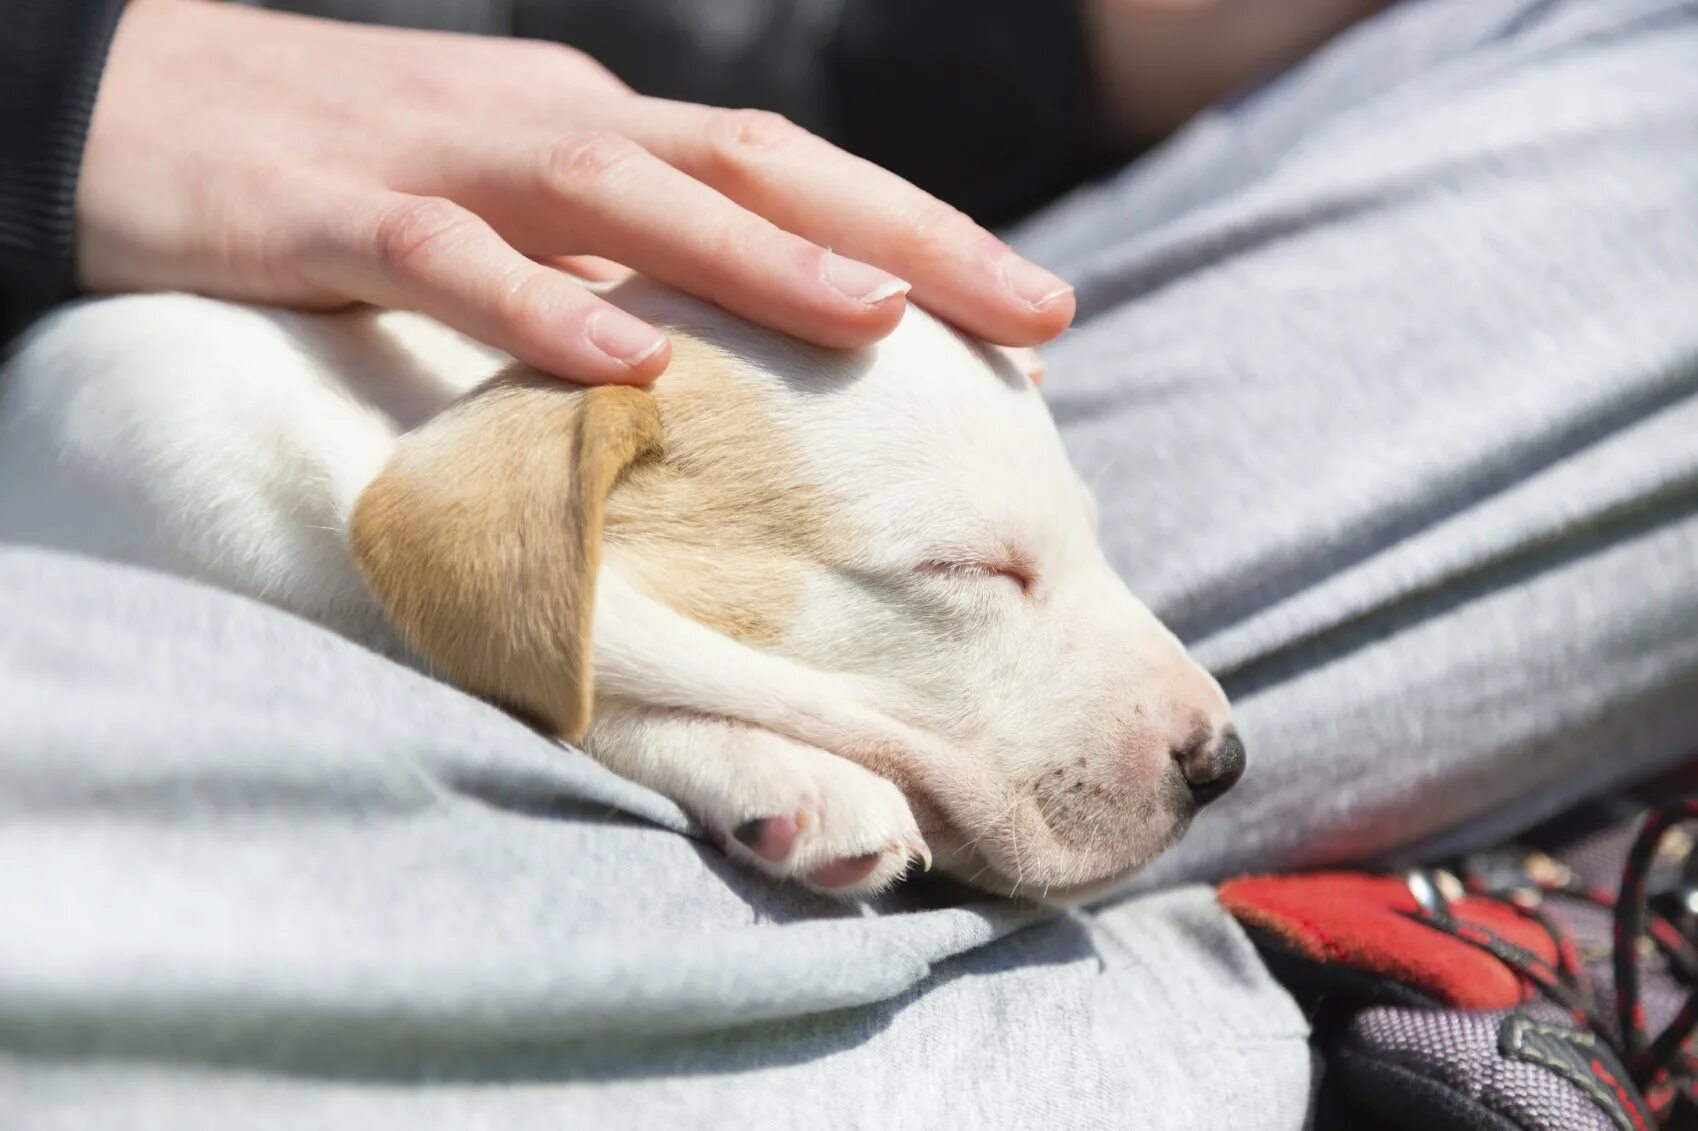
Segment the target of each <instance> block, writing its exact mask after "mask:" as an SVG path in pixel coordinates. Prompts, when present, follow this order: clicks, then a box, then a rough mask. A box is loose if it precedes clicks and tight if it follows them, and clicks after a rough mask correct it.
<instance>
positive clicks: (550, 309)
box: [494, 274, 560, 338]
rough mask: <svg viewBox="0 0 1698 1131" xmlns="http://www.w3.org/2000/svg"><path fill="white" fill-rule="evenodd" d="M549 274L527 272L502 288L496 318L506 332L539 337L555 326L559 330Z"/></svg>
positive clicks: (523, 336) (514, 334)
mask: <svg viewBox="0 0 1698 1131" xmlns="http://www.w3.org/2000/svg"><path fill="white" fill-rule="evenodd" d="M547 282H548V280H547V278H546V276H542V275H537V274H527V275H525V276H524V277H522V278H520V279H518V280H517V281H515V282H514V283H513V285H512V286H510V287H507V288H506V289H505V290H503V291H502V293H501V296H500V297H499V298H498V299H497V300H496V303H495V310H494V315H495V318H496V321H497V322H499V323H500V324H501V326H502V327H503V328H504V329H505V330H506V331H507V333H509V334H511V335H513V336H515V337H521V338H539V337H545V336H547V335H548V331H549V330H550V329H552V330H553V331H554V332H556V333H558V331H559V329H560V326H559V321H560V320H559V318H558V317H554V311H555V307H556V304H555V303H554V301H553V298H552V296H551V294H550V291H551V290H552V288H551V287H549V286H548V285H547Z"/></svg>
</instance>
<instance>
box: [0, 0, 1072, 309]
mask: <svg viewBox="0 0 1698 1131" xmlns="http://www.w3.org/2000/svg"><path fill="white" fill-rule="evenodd" d="M262 6H265V7H271V8H280V9H289V10H292V11H297V12H303V13H308V14H313V15H323V16H333V17H338V18H343V19H352V20H362V21H368V22H373V23H378V22H381V23H389V24H402V25H411V26H415V27H434V28H441V29H447V30H457V31H468V32H480V33H485V34H497V35H518V36H525V37H529V38H539V39H553V40H557V41H559V42H562V43H569V44H572V45H573V46H575V47H578V48H580V49H582V50H584V51H586V52H588V53H589V54H590V55H593V56H594V57H596V58H597V59H599V60H600V61H601V62H603V63H604V64H606V65H607V66H608V67H610V68H611V69H612V70H613V71H614V72H615V73H617V74H619V75H620V76H621V77H622V78H624V79H625V80H626V81H627V82H629V83H630V84H631V85H632V86H633V87H635V88H636V89H638V90H640V91H642V92H644V93H645V94H653V95H658V96H661V97H668V98H680V99H688V100H690V101H694V102H704V103H709V104H712V105H722V106H760V107H765V108H768V109H773V110H777V111H779V112H781V113H784V114H786V115H788V116H789V117H791V118H793V119H795V120H796V121H797V122H799V123H801V124H802V125H805V126H807V127H808V128H810V129H812V130H815V131H816V132H818V133H820V134H822V135H824V136H826V137H828V138H831V139H832V140H833V141H835V142H837V143H839V144H841V145H843V146H844V147H846V148H848V149H850V150H853V151H855V152H857V153H860V154H862V155H863V156H866V157H868V158H871V159H872V160H874V161H876V162H878V163H879V164H881V165H884V166H885V167H887V168H890V169H893V170H895V171H896V172H898V173H900V174H902V175H903V176H906V177H908V178H909V179H911V180H913V181H915V182H916V183H917V184H919V185H920V186H921V187H923V188H926V189H928V190H930V191H931V192H933V193H935V194H937V195H938V196H941V197H943V198H944V199H945V200H948V201H950V202H951V203H953V204H956V205H957V206H959V207H961V208H964V209H966V210H967V211H968V212H970V213H972V214H973V215H974V216H976V217H978V218H979V219H980V220H982V221H984V222H987V223H997V222H1000V221H1004V220H1008V219H1011V218H1012V217H1013V216H1014V215H1016V214H1017V213H1018V212H1020V211H1022V210H1024V209H1025V208H1028V207H1030V206H1032V205H1034V204H1036V203H1038V202H1040V201H1041V200H1043V199H1044V198H1045V197H1047V196H1049V195H1051V194H1053V193H1054V192H1056V191H1058V190H1060V189H1061V188H1064V187H1066V185H1067V184H1068V183H1070V181H1071V180H1072V179H1074V178H1075V177H1076V176H1077V174H1078V172H1079V170H1080V169H1081V168H1082V167H1083V160H1084V156H1085V148H1086V146H1085V141H1086V138H1087V136H1088V132H1089V113H1088V98H1087V94H1088V92H1087V90H1086V81H1085V66H1084V60H1083V56H1084V47H1083V42H1082V29H1081V24H1080V18H1079V12H1078V4H1077V0H1046V2H1044V3H1031V2H1030V0H511V2H508V3H487V2H481V0H478V2H470V3H468V2H464V0H276V2H271V3H266V4H263V5H262ZM122 7H123V0H10V2H9V3H8V4H7V8H8V9H9V11H8V12H7V13H6V16H7V19H6V22H5V23H4V24H3V25H0V342H4V341H5V340H7V339H9V338H10V337H11V336H12V335H13V334H15V333H16V332H17V331H18V330H20V329H22V328H23V326H24V325H26V324H27V323H28V322H29V320H30V319H32V318H34V317H35V316H36V315H38V314H40V313H41V312H42V311H44V310H46V309H47V308H48V307H50V306H51V305H53V304H54V303H56V302H59V301H61V300H63V299H65V298H67V297H70V295H71V294H72V292H73V278H72V258H71V257H72V251H73V247H74V230H73V209H74V204H75V197H76V181H77V170H78V167H79V166H80V164H81V161H82V150H83V144H84V142H85V140H86V137H87V133H88V121H89V115H90V112H91V110H92V109H93V105H94V96H95V91H96V88H97V87H98V85H99V80H100V73H101V69H102V67H103V65H104V63H105V58H106V49H107V46H108V43H109V42H110V40H111V36H112V29H113V27H114V26H115V24H116V23H117V15H118V12H119V11H120V10H121V8H122Z"/></svg>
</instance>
